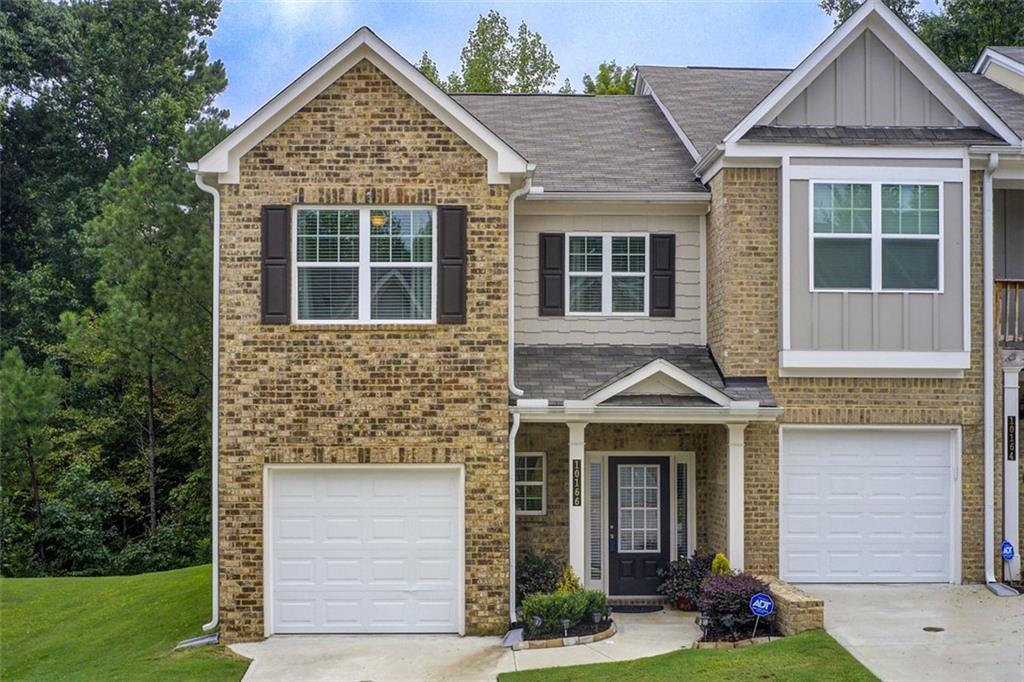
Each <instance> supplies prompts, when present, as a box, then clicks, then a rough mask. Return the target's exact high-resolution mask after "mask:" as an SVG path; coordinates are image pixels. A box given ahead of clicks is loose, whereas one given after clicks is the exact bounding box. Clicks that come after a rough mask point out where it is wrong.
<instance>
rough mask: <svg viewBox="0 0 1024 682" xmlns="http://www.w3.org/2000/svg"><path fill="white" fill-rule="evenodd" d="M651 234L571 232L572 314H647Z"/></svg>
mask: <svg viewBox="0 0 1024 682" xmlns="http://www.w3.org/2000/svg"><path fill="white" fill-rule="evenodd" d="M647 244H648V235H646V234H570V235H568V249H566V256H565V258H566V265H567V267H566V269H565V271H566V277H567V279H568V287H567V288H568V292H569V307H568V311H567V312H568V314H570V315H646V314H647V299H648V281H647V280H648V262H647V260H648V258H647V253H648V248H647Z"/></svg>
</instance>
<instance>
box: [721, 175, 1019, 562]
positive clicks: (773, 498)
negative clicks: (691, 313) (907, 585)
mask: <svg viewBox="0 0 1024 682" xmlns="http://www.w3.org/2000/svg"><path fill="white" fill-rule="evenodd" d="M710 186H711V191H712V204H711V213H710V215H709V220H708V273H709V280H708V342H709V345H710V346H711V348H712V351H713V352H714V354H715V358H716V360H717V361H718V362H719V364H720V365H721V367H722V370H723V372H724V373H725V374H726V375H727V376H765V377H767V379H768V383H769V386H770V387H771V389H772V392H773V393H774V395H775V397H776V399H777V400H778V402H779V405H780V406H782V407H783V408H784V410H785V412H784V415H783V417H782V419H781V421H780V423H781V424H783V425H784V424H850V425H854V424H856V425H863V424H903V425H906V424H922V425H959V426H960V427H961V428H962V432H963V444H962V471H963V475H962V494H963V514H962V524H963V529H962V545H963V564H962V568H963V577H964V580H971V581H977V580H981V579H982V577H983V576H982V572H983V554H982V543H983V531H984V526H983V518H984V517H983V506H984V499H983V476H984V470H983V466H982V464H983V459H982V458H983V431H982V418H983V414H982V405H983V392H982V388H983V385H982V349H983V338H982V330H983V324H982V287H981V285H980V283H981V282H982V272H981V269H982V264H981V259H982V249H981V220H982V216H981V213H982V208H981V174H980V173H978V172H974V173H972V174H971V187H970V220H971V226H970V234H971V239H970V248H971V268H970V280H971V282H973V283H974V287H973V290H972V297H971V330H972V338H971V349H972V352H971V368H970V369H969V370H967V371H966V372H965V375H964V378H963V379H957V380H953V379H856V378H780V377H779V373H778V349H779V340H778V330H779V326H780V323H779V300H778V286H779V285H778V281H779V272H780V267H779V260H778V259H779V247H778V243H779V242H778V235H779V200H778V195H779V174H778V170H777V169H724V170H722V171H721V172H720V173H718V174H717V175H716V176H715V177H714V178H713V179H712V180H711V183H710ZM778 442H779V441H778V425H775V424H751V425H750V426H749V427H747V430H746V434H745V443H746V453H745V455H746V467H745V469H746V472H745V486H744V487H745V491H746V493H745V501H746V513H745V530H746V546H745V552H746V565H747V568H748V569H750V570H753V571H756V572H760V573H765V574H776V573H777V572H778V514H779V508H778V504H779V500H778V475H779V469H778ZM999 469H1000V467H997V471H996V485H997V488H996V489H997V490H999V485H1000V483H999V475H1000V471H999ZM998 498H999V495H997V503H996V504H997V509H996V518H997V520H998V519H999V517H1000V502H999V500H998ZM997 527H998V521H997ZM997 533H998V528H997ZM755 538H756V541H755Z"/></svg>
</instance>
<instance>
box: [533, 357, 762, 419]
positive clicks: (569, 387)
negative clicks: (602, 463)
mask: <svg viewBox="0 0 1024 682" xmlns="http://www.w3.org/2000/svg"><path fill="white" fill-rule="evenodd" d="M659 361H660V362H662V363H667V365H668V366H671V367H674V368H676V369H678V370H681V371H682V372H684V373H685V374H686V375H688V376H690V377H693V378H694V379H695V380H696V381H698V382H700V383H701V384H702V385H705V386H706V387H707V388H708V389H710V390H711V391H713V392H716V393H719V394H721V395H722V396H724V397H726V398H727V399H729V400H731V401H736V402H741V403H745V404H747V405H756V406H757V407H762V408H763V407H776V406H777V403H776V401H775V396H773V395H772V392H771V390H770V389H769V388H768V382H767V381H766V380H765V379H764V377H742V378H731V377H723V376H722V374H721V372H720V371H719V369H718V366H717V365H716V364H715V361H714V359H713V358H712V357H711V353H710V352H709V351H708V349H707V348H706V347H704V346H697V345H685V344H678V345H649V346H647V345H645V346H637V345H623V346H618V345H616V346H605V345H594V346H582V345H566V346H562V345H558V346H556V345H527V346H518V347H516V352H515V362H516V384H517V385H518V386H519V388H521V389H522V390H523V396H522V397H521V398H520V399H519V400H546V401H547V402H548V404H549V405H552V406H557V405H564V404H565V403H566V401H569V402H570V403H572V402H576V401H585V400H587V399H589V398H592V397H594V396H596V395H597V394H599V393H600V392H602V389H606V388H608V387H610V386H612V385H614V384H616V383H617V382H620V381H622V380H624V379H627V378H628V377H629V376H630V375H631V374H634V373H636V372H638V371H640V370H642V369H644V368H645V367H647V366H648V365H651V364H652V363H656V362H659ZM662 366H665V365H662ZM600 402H601V404H602V405H604V406H608V407H612V406H615V407H652V408H657V407H672V408H679V407H716V408H717V407H721V406H722V405H721V402H716V401H715V400H713V399H712V398H711V397H709V396H708V395H706V394H701V392H700V391H695V392H694V393H692V394H690V393H682V394H680V393H673V392H669V391H666V392H664V393H658V392H656V391H646V392H642V393H632V394H628V393H622V394H616V395H612V396H609V397H606V398H604V399H603V400H601V401H600Z"/></svg>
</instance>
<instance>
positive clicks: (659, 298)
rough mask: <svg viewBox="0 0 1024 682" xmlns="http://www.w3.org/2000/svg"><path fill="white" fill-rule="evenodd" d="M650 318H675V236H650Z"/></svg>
mask: <svg viewBox="0 0 1024 682" xmlns="http://www.w3.org/2000/svg"><path fill="white" fill-rule="evenodd" d="M650 247H651V287H650V296H651V300H650V306H649V308H650V315H651V317H675V316H676V236H675V235H674V234H652V235H651V244H650Z"/></svg>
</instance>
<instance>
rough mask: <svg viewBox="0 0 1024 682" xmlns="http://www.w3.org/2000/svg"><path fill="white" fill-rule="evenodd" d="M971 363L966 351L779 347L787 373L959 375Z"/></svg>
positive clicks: (781, 369)
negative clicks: (786, 348)
mask: <svg viewBox="0 0 1024 682" xmlns="http://www.w3.org/2000/svg"><path fill="white" fill-rule="evenodd" d="M970 366H971V354H970V352H965V351H920V352H918V351H838V350H837V351H831V350H783V351H779V374H780V375H783V376H859V377H902V376H906V377H930V376H936V377H940V378H957V377H959V376H962V375H963V371H964V370H966V369H968V368H969V367H970Z"/></svg>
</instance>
